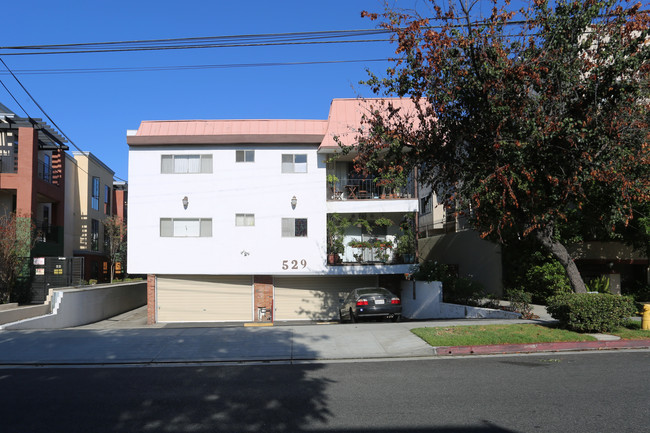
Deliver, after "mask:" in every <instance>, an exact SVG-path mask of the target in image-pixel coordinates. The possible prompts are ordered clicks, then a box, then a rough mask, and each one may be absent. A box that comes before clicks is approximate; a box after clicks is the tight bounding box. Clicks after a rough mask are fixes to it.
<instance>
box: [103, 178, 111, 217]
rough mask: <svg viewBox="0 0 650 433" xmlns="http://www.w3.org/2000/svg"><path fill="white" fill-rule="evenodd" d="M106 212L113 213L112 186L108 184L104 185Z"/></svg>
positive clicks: (107, 213)
mask: <svg viewBox="0 0 650 433" xmlns="http://www.w3.org/2000/svg"><path fill="white" fill-rule="evenodd" d="M104 213H105V214H106V215H109V214H110V213H111V188H110V187H109V186H108V185H104Z"/></svg>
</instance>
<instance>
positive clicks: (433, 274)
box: [412, 261, 487, 307]
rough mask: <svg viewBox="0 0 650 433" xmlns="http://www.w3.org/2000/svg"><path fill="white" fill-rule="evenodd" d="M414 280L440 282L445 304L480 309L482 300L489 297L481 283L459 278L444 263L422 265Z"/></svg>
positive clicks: (414, 274)
mask: <svg viewBox="0 0 650 433" xmlns="http://www.w3.org/2000/svg"><path fill="white" fill-rule="evenodd" d="M412 278H413V279H414V280H418V281H429V282H431V281H440V282H441V283H442V300H443V302H449V303H452V304H462V305H471V306H475V307H478V306H481V299H483V298H484V297H486V296H487V294H486V293H485V289H484V288H483V285H482V284H481V283H477V282H476V281H473V280H470V279H469V278H466V277H458V276H457V275H455V273H454V272H453V271H452V270H451V268H450V267H449V266H447V265H445V264H443V263H438V262H431V261H427V262H423V263H420V265H419V267H418V270H417V271H416V272H414V273H413V275H412Z"/></svg>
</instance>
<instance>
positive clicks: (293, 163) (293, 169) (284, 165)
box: [281, 153, 309, 174]
mask: <svg viewBox="0 0 650 433" xmlns="http://www.w3.org/2000/svg"><path fill="white" fill-rule="evenodd" d="M302 156H304V157H305V162H296V157H302ZM285 157H291V162H288V161H285V159H286V158H285ZM289 164H291V165H289ZM296 164H304V165H305V170H304V171H296ZM289 167H290V169H289ZM281 171H282V173H288V174H290V173H292V174H305V173H308V172H309V158H308V155H307V154H306V153H283V154H282V156H281Z"/></svg>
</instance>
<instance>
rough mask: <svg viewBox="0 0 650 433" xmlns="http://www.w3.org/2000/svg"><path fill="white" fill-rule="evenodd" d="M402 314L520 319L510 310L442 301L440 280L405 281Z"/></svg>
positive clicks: (452, 317)
mask: <svg viewBox="0 0 650 433" xmlns="http://www.w3.org/2000/svg"><path fill="white" fill-rule="evenodd" d="M401 300H402V316H403V317H405V318H407V319H415V320H425V319H465V318H466V319H519V318H521V315H520V314H518V313H513V312H510V311H503V310H493V309H490V308H480V307H470V306H467V305H456V304H447V303H445V302H442V283H441V282H439V281H433V282H430V283H429V282H426V281H403V282H402V296H401Z"/></svg>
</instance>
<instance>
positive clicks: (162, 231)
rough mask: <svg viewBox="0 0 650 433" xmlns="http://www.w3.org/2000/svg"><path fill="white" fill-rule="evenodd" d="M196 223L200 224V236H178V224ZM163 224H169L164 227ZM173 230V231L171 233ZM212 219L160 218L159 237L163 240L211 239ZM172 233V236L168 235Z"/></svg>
mask: <svg viewBox="0 0 650 433" xmlns="http://www.w3.org/2000/svg"><path fill="white" fill-rule="evenodd" d="M182 221H196V222H197V223H198V230H199V234H198V235H180V234H176V231H175V227H176V224H175V223H176V222H182ZM163 222H164V223H165V224H167V226H166V227H163ZM170 229H171V231H170ZM212 231H213V230H212V218H160V221H159V232H158V233H159V237H161V238H211V237H212ZM166 233H171V234H166Z"/></svg>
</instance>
